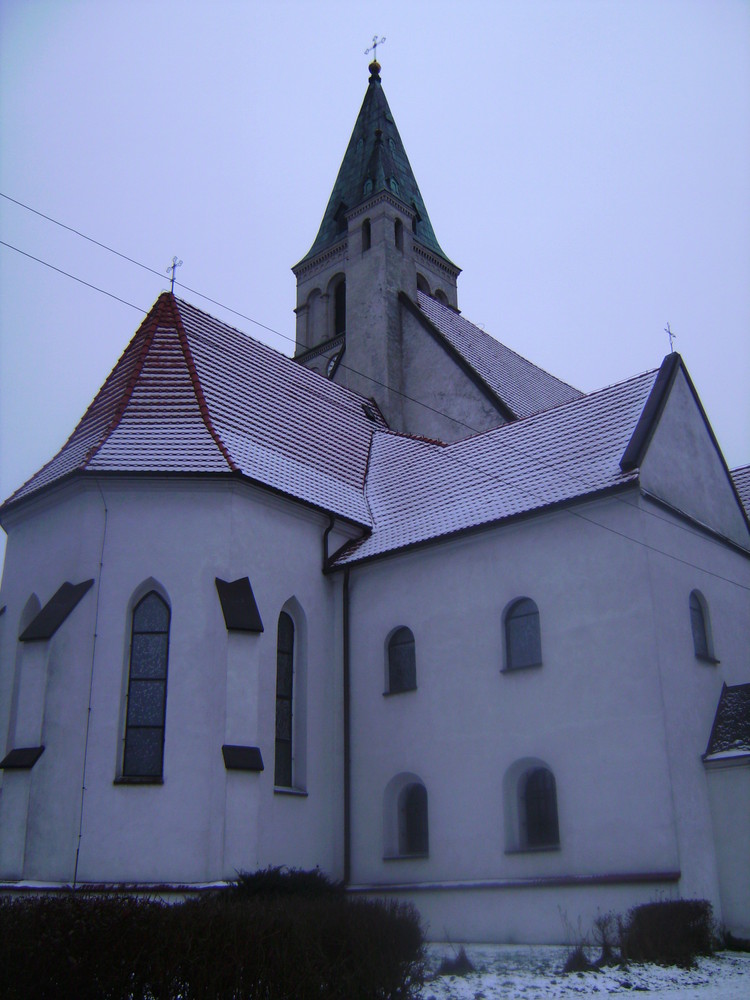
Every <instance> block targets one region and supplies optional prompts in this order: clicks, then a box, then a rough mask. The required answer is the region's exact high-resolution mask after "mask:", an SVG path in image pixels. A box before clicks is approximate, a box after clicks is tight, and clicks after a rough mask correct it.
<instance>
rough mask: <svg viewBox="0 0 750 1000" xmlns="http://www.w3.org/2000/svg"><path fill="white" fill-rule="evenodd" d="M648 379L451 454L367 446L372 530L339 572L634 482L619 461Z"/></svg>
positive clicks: (396, 443) (384, 435) (406, 444)
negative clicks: (351, 565)
mask: <svg viewBox="0 0 750 1000" xmlns="http://www.w3.org/2000/svg"><path fill="white" fill-rule="evenodd" d="M656 376H657V372H656V371H652V372H647V373H646V374H643V375H639V376H637V377H635V378H633V379H630V380H628V381H627V382H622V383H620V384H618V385H614V386H611V387H610V388H608V389H603V390H601V391H600V392H596V393H592V394H591V395H589V396H583V397H580V398H578V399H575V400H573V401H571V402H570V403H567V404H565V405H563V406H559V407H556V408H555V409H551V410H547V411H545V412H543V413H540V414H537V415H536V416H533V417H528V418H527V419H525V420H519V421H515V422H513V423H509V424H504V425H503V426H502V427H498V428H496V429H495V430H491V431H487V432H486V433H484V434H478V435H476V436H475V437H472V438H469V439H467V440H465V441H459V442H457V443H455V444H452V445H448V446H446V445H437V444H430V443H426V442H421V441H415V440H413V439H410V438H404V437H400V436H398V435H395V434H392V433H390V432H387V431H384V432H377V433H376V434H375V437H374V439H373V446H372V457H371V460H370V471H369V473H368V477H367V499H368V502H369V505H370V509H371V511H372V515H373V521H374V528H373V531H372V533H371V534H370V535H369V536H368V537H367V538H365V539H363V540H361V541H359V542H354V543H352V544H351V545H350V546H348V547H347V549H346V550H345V551H344V552H342V554H341V555H340V556H339V558H338V560H337V563H338V564H339V565H343V564H345V563H351V562H357V561H359V560H361V559H367V558H370V557H372V556H376V555H381V554H383V553H385V552H389V551H393V550H396V549H401V548H404V547H407V546H410V545H414V544H418V543H420V542H424V541H427V540H430V539H435V538H439V537H443V536H446V535H450V534H452V533H453V532H456V531H461V530H466V529H468V528H473V527H477V526H479V525H483V524H489V523H491V522H495V521H501V520H504V519H506V518H510V517H514V516H517V515H520V514H525V513H530V512H532V511H535V510H538V509H541V508H543V507H546V506H549V505H552V504H557V503H562V502H565V501H571V500H574V499H576V498H578V497H584V496H587V495H591V494H593V493H597V492H599V491H602V490H606V489H609V488H613V487H616V486H619V485H622V484H624V483H627V482H630V481H633V480H635V479H636V478H637V475H638V472H637V470H633V471H630V472H623V471H622V470H621V468H620V458H621V456H622V454H623V452H624V450H625V448H626V446H627V444H628V441H629V440H630V437H631V435H632V433H633V429H634V427H635V426H636V423H637V421H638V417H639V416H640V413H641V411H642V410H643V407H644V404H645V402H646V400H647V398H648V395H649V393H650V392H651V389H652V387H653V385H654V382H655V380H656Z"/></svg>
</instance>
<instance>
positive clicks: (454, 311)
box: [417, 290, 586, 416]
mask: <svg viewBox="0 0 750 1000" xmlns="http://www.w3.org/2000/svg"><path fill="white" fill-rule="evenodd" d="M420 295H422V296H424V297H425V298H427V299H429V300H430V301H431V302H434V303H435V304H436V305H438V306H440V307H442V308H443V309H446V310H447V311H448V312H449V313H451V315H453V316H456V317H457V318H458V319H461V320H463V321H464V323H468V324H469V326H471V327H473V328H474V329H475V330H477V331H479V333H481V334H482V336H484V337H487V338H488V339H489V340H491V341H493V342H494V343H496V344H500V346H501V347H504V348H505V350H506V351H510V353H511V354H514V355H515V356H516V357H517V358H520V359H521V361H525V362H526V364H528V365H533V366H534V368H538V369H539V371H540V372H544V374H545V375H547V376H548V377H549V378H553V379H554V380H555V381H556V382H560V383H562V384H563V385H567V386H569V388H571V389H576V386H574V385H571V384H570V382H566V381H565V379H562V378H560V377H559V376H558V375H553V374H552V372H550V371H548V370H547V369H546V368H543V367H542V366H541V365H538V364H537V363H536V361H531V360H530V359H529V358H527V357H526V356H525V355H523V354H521V352H520V351H516V350H514V349H513V348H512V347H508V345H507V344H506V343H505V342H504V341H502V340H498V339H497V337H493V335H492V334H491V333H488V332H487V331H486V330H484V329H482V327H481V326H479V325H478V324H477V323H474V322H473V321H472V320H470V319H467V318H466V316H464V314H463V312H461V311H460V310H458V309H454V308H453V307H452V306H451V305H449V304H448V303H447V302H441V301H440V299H436V298H434V297H433V296H432V295H428V294H427V292H421V291H419V290H417V299H419V296H420ZM576 391H577V392H580V393H581V395H583V396H585V395H586V393H585V392H583V391H582V390H581V389H576ZM536 412H541V411H536ZM529 416H530V414H529Z"/></svg>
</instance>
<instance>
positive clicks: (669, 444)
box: [640, 370, 750, 549]
mask: <svg viewBox="0 0 750 1000" xmlns="http://www.w3.org/2000/svg"><path fill="white" fill-rule="evenodd" d="M640 479H641V485H642V486H643V488H644V489H645V490H647V491H648V492H649V493H652V494H653V495H654V496H656V497H658V498H659V499H660V500H663V501H665V502H666V503H668V504H671V505H672V506H673V507H675V508H676V509H677V510H680V511H682V512H683V513H686V514H689V515H690V516H691V517H694V518H696V520H698V521H699V522H700V523H702V524H705V525H707V526H708V527H710V528H712V529H713V530H714V531H717V532H719V533H720V534H722V535H723V536H724V537H726V538H730V539H732V541H734V542H736V543H737V544H738V545H741V546H743V547H744V548H747V549H750V535H749V534H748V528H747V525H746V523H745V521H744V518H743V516H742V512H741V509H740V506H739V503H738V501H737V499H736V497H735V495H734V493H733V491H732V489H731V486H730V483H729V479H728V475H727V472H726V469H725V468H724V465H723V462H722V460H721V458H720V456H719V454H718V452H717V450H716V448H715V446H714V444H713V442H712V440H711V437H710V434H709V431H708V428H707V427H706V424H705V421H704V420H703V417H702V416H701V413H700V410H699V408H698V405H697V403H696V400H695V397H694V396H693V394H692V392H691V390H690V386H689V385H688V381H687V379H686V377H685V374H684V372H683V371H682V370H678V372H677V374H676V377H675V380H674V383H673V385H672V388H671V391H670V393H669V397H668V399H667V401H666V405H665V407H664V410H663V412H662V414H661V416H660V418H659V421H658V424H657V426H656V429H655V431H654V434H653V437H652V439H651V441H650V442H649V443H648V446H647V449H646V454H645V457H644V458H643V460H642V462H641V471H640Z"/></svg>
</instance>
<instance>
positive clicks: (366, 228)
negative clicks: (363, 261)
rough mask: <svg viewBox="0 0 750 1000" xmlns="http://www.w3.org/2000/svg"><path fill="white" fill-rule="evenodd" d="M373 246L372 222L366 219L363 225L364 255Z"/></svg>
mask: <svg viewBox="0 0 750 1000" xmlns="http://www.w3.org/2000/svg"><path fill="white" fill-rule="evenodd" d="M371 246H372V226H371V225H370V220H369V219H365V221H364V222H363V223H362V253H364V252H365V250H369V249H370V247H371Z"/></svg>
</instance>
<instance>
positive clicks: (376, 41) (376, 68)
mask: <svg viewBox="0 0 750 1000" xmlns="http://www.w3.org/2000/svg"><path fill="white" fill-rule="evenodd" d="M384 42H385V38H378V36H377V35H373V36H372V46H371V47H370V48H369V49H365V55H366V56H369V54H370V53H371V52H372V62H371V63H370V65H369V66H368V69H369V70H370V76H371V77H377V76H380V63H379V62H378V45H382V44H383V43H384Z"/></svg>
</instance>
